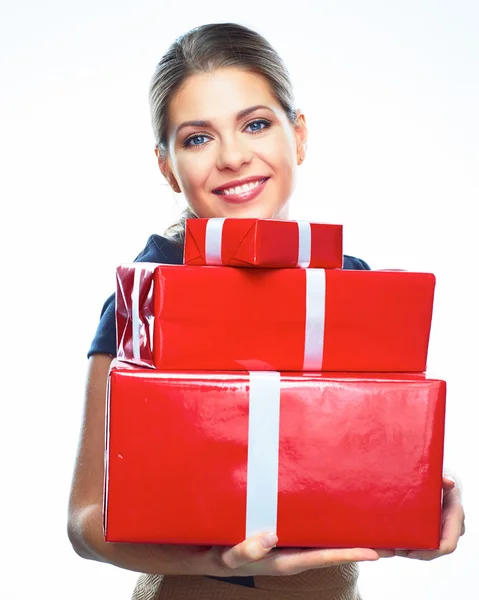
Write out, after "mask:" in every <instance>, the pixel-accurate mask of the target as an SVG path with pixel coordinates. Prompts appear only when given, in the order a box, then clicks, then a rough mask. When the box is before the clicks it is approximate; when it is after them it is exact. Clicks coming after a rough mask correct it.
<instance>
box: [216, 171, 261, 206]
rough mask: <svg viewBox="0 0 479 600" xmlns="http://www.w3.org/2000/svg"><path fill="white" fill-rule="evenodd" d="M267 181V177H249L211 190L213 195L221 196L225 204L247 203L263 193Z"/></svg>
mask: <svg viewBox="0 0 479 600" xmlns="http://www.w3.org/2000/svg"><path fill="white" fill-rule="evenodd" d="M268 179H269V177H249V178H247V179H243V180H238V181H230V182H228V183H227V184H225V185H222V186H221V187H218V188H216V189H215V190H213V194H217V195H218V196H223V199H224V200H225V201H226V202H235V203H236V202H248V201H249V200H252V199H253V198H256V196H258V194H260V193H261V192H262V191H263V189H264V186H265V185H266V182H267V181H268Z"/></svg>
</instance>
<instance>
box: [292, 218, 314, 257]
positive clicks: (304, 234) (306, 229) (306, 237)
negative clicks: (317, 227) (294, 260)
mask: <svg viewBox="0 0 479 600" xmlns="http://www.w3.org/2000/svg"><path fill="white" fill-rule="evenodd" d="M296 223H297V224H298V233H299V244H298V264H297V266H298V267H301V268H303V269H307V268H308V267H309V265H310V263H311V223H309V221H296Z"/></svg>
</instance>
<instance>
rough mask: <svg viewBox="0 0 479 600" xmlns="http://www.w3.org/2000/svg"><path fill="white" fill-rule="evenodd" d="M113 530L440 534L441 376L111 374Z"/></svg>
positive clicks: (416, 538)
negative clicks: (436, 378) (430, 378)
mask: <svg viewBox="0 0 479 600" xmlns="http://www.w3.org/2000/svg"><path fill="white" fill-rule="evenodd" d="M108 389H109V391H108V405H107V447H106V469H105V496H104V497H105V507H104V531H105V538H106V540H107V541H112V542H152V543H168V544H169V543H180V544H220V545H231V544H236V543H238V542H240V541H242V540H243V539H244V538H245V537H247V536H248V535H251V534H254V533H259V532H260V531H276V532H277V535H278V537H279V543H278V545H279V546H297V547H309V546H311V547H321V546H322V547H372V548H408V549H414V548H416V549H417V548H437V547H438V544H439V537H440V522H441V483H442V461H443V439H444V413H445V383H444V382H443V381H440V380H428V379H426V378H425V377H424V376H423V375H414V374H411V375H406V374H392V375H390V374H377V375H370V376H367V375H354V374H339V373H338V374H330V373H329V374H327V373H323V374H321V373H281V374H280V373H278V372H251V373H248V372H231V373H219V372H217V373H201V372H191V373H187V372H183V373H178V372H162V371H155V370H151V369H139V368H135V367H131V366H125V365H121V363H116V364H115V366H114V367H113V368H112V369H111V371H110V375H109V388H108Z"/></svg>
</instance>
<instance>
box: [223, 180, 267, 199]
mask: <svg viewBox="0 0 479 600" xmlns="http://www.w3.org/2000/svg"><path fill="white" fill-rule="evenodd" d="M263 181H264V180H263V179H261V180H259V181H254V182H251V183H245V184H244V185H238V186H236V187H234V188H228V189H227V190H223V194H226V196H230V195H231V194H244V193H245V192H249V190H252V189H253V188H255V187H257V186H258V185H259V184H260V183H263Z"/></svg>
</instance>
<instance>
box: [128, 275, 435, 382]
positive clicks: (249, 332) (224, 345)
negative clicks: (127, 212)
mask: <svg viewBox="0 0 479 600" xmlns="http://www.w3.org/2000/svg"><path fill="white" fill-rule="evenodd" d="M117 283H118V287H117V305H116V316H117V340H118V358H120V359H122V360H127V361H130V362H132V363H134V364H138V365H140V366H150V367H156V368H158V369H171V370H191V369H193V370H196V369H198V370H204V371H210V370H224V371H229V370H245V369H246V370H255V371H256V370H276V371H278V370H281V371H361V372H364V371H369V372H376V371H384V372H391V371H398V372H421V371H424V370H425V368H426V358H427V350H428V342H429V332H430V326H431V317H432V308H433V296H434V286H435V277H434V275H432V274H425V273H407V272H388V271H343V270H340V269H326V270H323V269H235V268H231V267H210V266H209V267H190V266H186V265H158V264H151V263H133V264H130V265H125V266H122V267H119V268H118V269H117Z"/></svg>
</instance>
